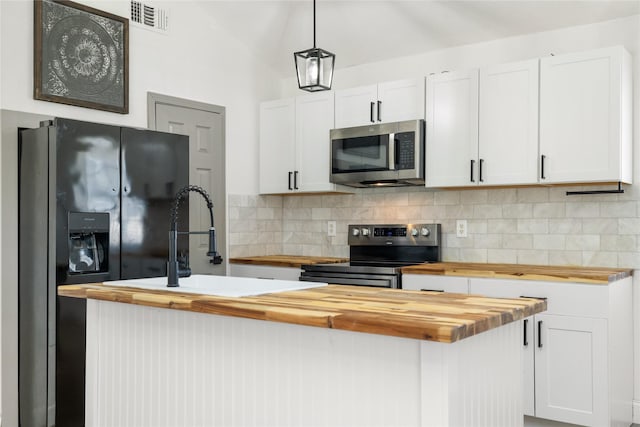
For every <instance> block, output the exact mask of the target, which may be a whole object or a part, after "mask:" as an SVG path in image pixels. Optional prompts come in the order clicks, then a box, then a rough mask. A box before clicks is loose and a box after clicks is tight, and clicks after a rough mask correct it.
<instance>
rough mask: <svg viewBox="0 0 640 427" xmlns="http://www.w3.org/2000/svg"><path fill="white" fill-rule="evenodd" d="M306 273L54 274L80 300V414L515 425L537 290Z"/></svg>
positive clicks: (105, 420) (436, 426) (208, 420)
mask: <svg viewBox="0 0 640 427" xmlns="http://www.w3.org/2000/svg"><path fill="white" fill-rule="evenodd" d="M193 277H194V276H192V277H191V278H193ZM220 279H221V281H220V282H216V283H218V284H229V283H231V282H233V285H234V286H236V287H238V288H239V287H242V286H244V285H248V286H254V285H255V284H258V285H263V286H268V285H267V283H275V281H274V280H265V279H255V278H238V277H221V278H220ZM225 279H226V281H225ZM140 280H142V279H140ZM147 280H148V279H147ZM209 280H211V279H209ZM216 280H217V278H216ZM238 281H240V282H238ZM256 281H257V283H256ZM185 282H187V280H185ZM163 283H164V282H163ZM299 283H300V282H298V281H290V282H288V283H286V284H285V285H287V284H288V285H290V286H292V288H290V289H294V288H293V285H294V284H296V286H297V285H299ZM282 285H283V284H278V286H282ZM314 285H315V286H318V287H315V288H307V289H299V288H298V290H288V291H282V292H277V293H270V294H266V293H263V294H260V295H255V294H250V295H254V296H241V297H240V296H234V297H219V296H211V295H202V294H196V293H185V292H184V291H167V290H164V289H162V288H158V287H156V288H152V289H151V288H150V289H141V288H140V287H138V288H133V287H128V286H129V283H124V284H121V285H120V286H114V284H113V283H112V285H109V284H108V283H105V284H90V285H89V284H88V285H66V286H60V287H59V288H58V293H59V295H60V296H61V297H63V298H64V297H73V298H84V299H85V301H86V305H87V309H86V347H87V349H86V355H87V356H86V360H87V365H86V383H85V387H86V389H85V395H86V405H87V407H86V412H85V414H86V418H85V425H134V426H136V427H147V426H148V427H158V426H166V427H169V426H173V425H181V426H193V427H196V426H203V425H206V426H213V427H215V426H220V427H222V426H224V427H233V426H255V427H257V426H264V425H272V426H279V425H294V426H303V425H329V426H350V427H370V426H372V425H386V426H391V425H397V426H400V425H401V426H415V427H460V426H468V427H472V426H479V425H494V426H498V425H504V426H509V427H521V426H523V423H524V420H523V418H524V417H523V416H522V391H523V376H522V363H521V361H522V357H521V352H522V350H521V346H522V340H523V336H524V335H523V328H522V326H521V323H522V322H519V321H517V320H518V319H521V318H523V317H525V316H531V315H533V314H535V313H539V312H541V311H544V310H545V309H546V302H545V301H542V300H538V299H533V298H517V299H498V298H486V297H479V296H470V295H464V294H442V293H437V292H414V291H403V290H392V289H376V288H368V287H359V286H356V287H348V286H340V285H321V284H314ZM158 286H164V285H158ZM184 286H185V287H186V286H187V284H184ZM263 289H265V288H263ZM269 289H273V288H269ZM247 295H249V294H247Z"/></svg>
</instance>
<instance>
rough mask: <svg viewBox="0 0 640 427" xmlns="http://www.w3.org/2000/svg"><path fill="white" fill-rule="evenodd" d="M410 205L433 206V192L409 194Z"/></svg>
mask: <svg viewBox="0 0 640 427" xmlns="http://www.w3.org/2000/svg"><path fill="white" fill-rule="evenodd" d="M407 201H408V203H409V205H419V206H427V205H433V192H432V191H428V192H427V191H423V192H419V193H417V192H413V193H409V197H408V198H407Z"/></svg>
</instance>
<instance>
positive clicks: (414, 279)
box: [402, 274, 469, 294]
mask: <svg viewBox="0 0 640 427" xmlns="http://www.w3.org/2000/svg"><path fill="white" fill-rule="evenodd" d="M402 289H406V290H410V291H435V292H455V293H459V294H468V293H469V284H468V282H467V278H466V277H452V276H431V275H425V274H403V275H402Z"/></svg>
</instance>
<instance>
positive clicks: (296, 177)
mask: <svg viewBox="0 0 640 427" xmlns="http://www.w3.org/2000/svg"><path fill="white" fill-rule="evenodd" d="M293 189H294V190H298V171H295V172H294V173H293Z"/></svg>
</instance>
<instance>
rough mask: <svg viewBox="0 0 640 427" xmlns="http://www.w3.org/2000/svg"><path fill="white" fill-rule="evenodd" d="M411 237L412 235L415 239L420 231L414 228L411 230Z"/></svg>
mask: <svg viewBox="0 0 640 427" xmlns="http://www.w3.org/2000/svg"><path fill="white" fill-rule="evenodd" d="M411 235H412V236H413V237H415V236H417V235H418V230H416V229H415V228H412V229H411Z"/></svg>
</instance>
